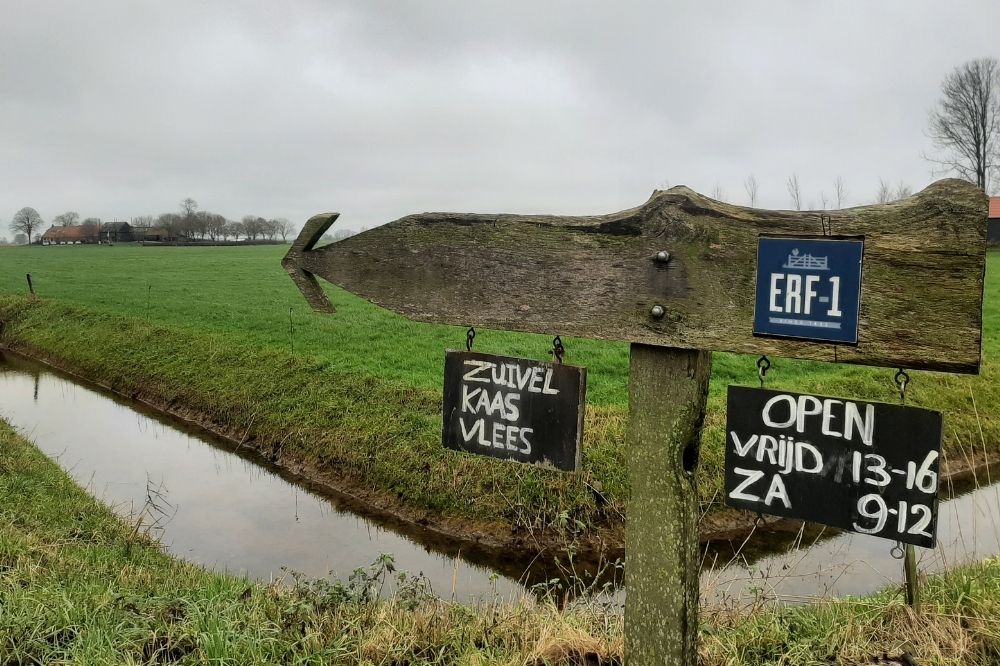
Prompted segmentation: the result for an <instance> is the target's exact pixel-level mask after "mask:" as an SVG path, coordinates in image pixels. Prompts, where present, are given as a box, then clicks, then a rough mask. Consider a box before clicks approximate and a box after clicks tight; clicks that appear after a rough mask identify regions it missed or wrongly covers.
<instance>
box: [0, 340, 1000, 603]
mask: <svg viewBox="0 0 1000 666" xmlns="http://www.w3.org/2000/svg"><path fill="white" fill-rule="evenodd" d="M0 418H3V419H5V420H6V421H8V422H9V423H11V424H12V425H14V426H15V427H16V428H17V429H18V430H19V431H20V432H21V433H22V434H24V435H25V436H26V437H27V438H29V439H31V440H32V441H34V442H35V444H36V445H37V446H38V447H39V448H40V449H41V450H42V451H43V452H44V453H45V454H46V455H48V456H49V457H51V458H53V459H55V460H57V461H58V462H59V464H60V465H61V466H62V467H63V468H64V469H65V470H67V472H69V474H70V475H71V476H72V477H73V478H74V479H75V480H76V481H77V482H78V483H80V484H81V485H83V486H84V487H86V488H87V489H88V490H89V492H90V493H91V494H93V495H94V496H96V497H97V498H99V499H101V500H102V501H104V502H105V503H107V504H109V505H111V506H112V507H114V508H115V509H116V510H117V511H118V512H119V513H120V514H123V515H135V514H137V513H138V512H139V511H140V510H142V508H143V506H144V505H145V503H146V500H147V494H148V493H149V491H150V489H152V490H155V491H156V493H157V496H158V497H162V500H160V501H159V502H160V503H161V504H162V505H163V506H164V508H165V512H166V513H165V515H160V516H159V518H160V520H159V524H158V528H157V531H156V534H157V535H158V536H159V538H160V540H161V541H162V542H163V544H164V545H165V546H166V548H167V549H168V550H169V551H170V552H171V553H173V554H174V555H177V556H180V557H183V558H185V559H187V560H190V561H193V562H197V563H199V564H203V565H205V566H208V567H211V568H213V569H216V570H227V571H230V572H233V573H240V574H247V575H250V576H253V577H255V578H257V579H260V580H264V581H268V580H272V579H276V578H281V577H283V576H286V573H285V571H286V570H290V571H295V572H299V573H302V574H304V575H306V576H308V577H312V578H320V577H324V576H327V575H328V574H330V573H331V572H332V573H334V574H335V575H337V576H339V577H341V578H346V577H347V576H348V575H349V574H350V573H351V572H352V571H353V570H354V569H356V568H358V567H364V566H367V565H369V564H371V563H372V562H373V561H375V560H376V559H377V558H379V557H380V556H381V555H382V554H391V555H392V556H393V558H394V562H395V565H396V568H397V569H399V570H401V571H407V572H409V573H411V574H418V573H421V574H423V575H424V576H426V578H427V579H428V580H429V582H430V584H431V586H432V589H433V590H434V592H435V593H437V594H438V595H440V596H443V597H446V598H450V597H452V596H453V597H454V598H455V599H458V600H461V601H472V600H476V599H492V598H493V597H494V596H495V595H499V596H500V597H505V598H509V597H519V596H521V594H522V592H523V590H524V586H523V583H522V581H524V580H529V581H535V580H545V579H547V578H551V577H553V575H554V573H555V572H554V571H552V570H551V568H550V567H546V566H544V565H541V566H540V563H539V562H538V561H535V562H534V563H533V564H534V567H533V571H532V573H531V574H530V575H523V574H522V572H524V571H526V569H528V567H529V564H532V563H530V562H524V561H508V560H504V559H498V558H497V557H496V554H495V553H487V552H476V551H471V552H466V551H468V550H469V549H468V548H466V551H462V552H459V550H458V548H457V547H456V546H454V545H450V544H448V543H446V542H444V543H443V542H441V540H440V539H436V538H434V537H429V536H427V533H426V532H424V531H422V530H420V528H417V527H413V526H411V525H408V524H403V523H395V522H392V521H391V520H389V519H384V520H382V519H374V518H371V517H369V516H368V514H367V513H365V511H364V507H362V506H358V505H357V504H355V503H352V501H351V500H350V499H348V498H339V497H336V496H331V494H330V493H328V492H323V493H320V492H318V491H315V490H313V489H310V488H309V487H308V484H305V483H303V482H302V481H301V480H298V479H294V478H292V477H290V476H289V475H287V474H283V473H282V472H281V471H280V470H277V469H275V468H273V467H272V466H270V465H268V464H266V463H264V462H262V461H259V460H257V459H255V458H254V457H253V456H252V454H249V453H247V452H244V451H240V452H238V453H234V452H233V448H234V447H233V445H232V443H230V442H227V441H224V440H218V439H215V438H213V437H211V436H209V435H207V434H206V433H204V432H203V431H200V430H199V431H195V430H193V429H191V428H187V427H185V426H184V425H183V424H180V423H179V422H177V421H174V420H171V419H167V418H164V417H163V416H161V415H158V414H157V413H155V412H153V411H151V410H149V409H148V408H146V407H144V406H143V405H141V404H139V403H135V402H132V401H128V400H125V399H122V398H119V397H116V396H112V395H111V394H109V393H107V392H104V391H101V390H98V389H95V388H91V387H89V386H85V385H84V384H82V383H79V382H77V381H75V380H74V379H72V378H69V377H66V376H64V375H62V374H57V373H55V372H53V371H51V370H50V369H48V368H47V367H45V366H42V365H40V364H37V363H34V362H32V361H29V360H26V359H23V358H21V357H18V356H15V355H13V354H9V353H8V354H3V353H0ZM998 472H1000V470H994V471H993V472H992V475H991V476H989V477H987V476H986V475H987V474H988V472H984V473H983V477H982V478H980V482H981V483H986V482H987V478H988V479H989V480H992V479H993V478H998ZM944 490H945V491H947V490H949V489H948V488H945V489H944ZM956 495H957V493H956ZM157 515H158V514H157ZM157 515H151V517H152V518H155V517H157ZM824 536H825V537H826V538H820V539H818V540H817V539H815V536H811V537H808V538H804V539H802V543H801V545H800V546H799V547H798V548H795V547H794V544H793V546H792V547H783V550H782V551H781V552H778V553H777V554H761V552H762V551H761V550H760V548H754V546H755V545H756V546H763V547H764V548H765V549H766V548H770V549H771V550H772V552H773V550H774V549H775V545H774V544H771V545H770V546H768V544H766V543H760V544H755V543H754V542H753V541H751V542H750V544H749V545H750V546H751V548H748V549H746V550H744V551H743V553H744V556H745V557H744V556H741V555H737V554H736V551H737V549H738V547H739V546H740V544H739V543H732V544H730V543H715V544H712V546H711V547H710V548H708V549H706V550H705V555H704V562H705V566H704V568H703V573H702V589H703V596H704V598H705V600H706V601H707V602H709V603H711V602H713V601H716V602H718V601H725V600H727V599H732V598H734V597H743V598H745V595H751V596H754V595H763V596H765V597H767V598H779V599H782V600H784V601H787V602H791V603H795V602H798V601H807V600H809V599H811V598H815V597H820V596H826V595H846V594H863V593H866V592H870V591H873V590H876V589H879V588H881V587H884V586H886V585H889V584H894V583H899V582H900V581H901V579H902V562H901V561H900V560H896V559H894V558H893V557H892V556H891V555H890V552H889V551H890V548H891V547H892V545H893V544H892V543H890V542H888V541H885V540H882V539H878V538H874V537H868V536H863V535H858V534H848V533H842V534H837V535H834V536H830V535H829V534H827V535H824ZM762 541H763V540H762ZM754 551H756V554H754V555H753V556H752V557H751V556H750V553H754ZM917 553H918V557H919V561H920V564H919V566H920V569H921V571H925V572H933V571H939V570H941V569H944V568H947V567H950V566H954V565H955V564H958V563H961V562H968V561H974V560H977V559H982V558H984V557H987V556H991V555H994V554H996V553H1000V485H992V486H991V485H985V486H983V487H980V488H978V489H974V490H972V491H971V492H968V493H966V494H964V495H960V496H956V497H955V498H954V499H950V500H947V501H944V500H943V501H942V502H941V503H940V506H939V510H938V545H937V547H936V548H935V549H933V550H925V549H919V548H918V549H917ZM546 569H548V570H546ZM621 599H622V595H621V592H620V591H619V592H618V593H617V594H616V595H615V600H616V601H619V602H620V601H621Z"/></svg>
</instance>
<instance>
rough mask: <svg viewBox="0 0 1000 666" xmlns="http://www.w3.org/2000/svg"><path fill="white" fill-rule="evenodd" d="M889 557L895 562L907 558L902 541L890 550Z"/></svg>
mask: <svg viewBox="0 0 1000 666" xmlns="http://www.w3.org/2000/svg"><path fill="white" fill-rule="evenodd" d="M889 556H890V557H892V559H894V560H901V559H903V558H904V557H906V550H904V549H903V542H902V541H897V542H896V545H895V546H893V547H892V548H890V549H889Z"/></svg>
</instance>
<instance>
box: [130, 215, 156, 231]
mask: <svg viewBox="0 0 1000 666" xmlns="http://www.w3.org/2000/svg"><path fill="white" fill-rule="evenodd" d="M154 219H155V218H153V216H152V215H139V216H138V217H133V218H132V227H133V228H135V229H150V228H152V226H153V221H154Z"/></svg>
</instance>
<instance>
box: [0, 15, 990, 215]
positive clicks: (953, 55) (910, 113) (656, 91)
mask: <svg viewBox="0 0 1000 666" xmlns="http://www.w3.org/2000/svg"><path fill="white" fill-rule="evenodd" d="M4 16H5V20H4V21H3V23H2V25H0V132H2V139H3V140H2V141H0V219H7V218H9V216H10V215H12V214H13V213H14V212H15V211H16V210H18V209H19V208H21V207H22V206H25V205H30V206H34V207H36V208H37V209H38V210H39V212H41V214H42V215H43V217H45V218H46V219H47V220H48V219H51V218H52V217H53V216H54V215H56V214H58V213H60V212H62V211H63V210H66V209H75V210H78V211H80V213H81V214H83V215H85V216H89V215H94V216H100V217H104V218H113V217H119V218H122V217H125V218H127V217H129V216H132V215H142V214H155V213H159V212H163V211H167V210H174V209H175V208H176V206H177V203H178V202H179V201H180V200H181V199H182V198H184V197H186V196H192V197H194V198H195V199H197V200H198V201H199V202H200V203H201V204H202V206H203V207H204V208H206V209H209V210H212V211H216V212H220V213H223V214H225V215H227V216H229V217H231V218H238V217H240V216H242V215H244V214H247V213H251V212H252V213H255V214H260V215H265V216H285V217H288V218H290V219H293V220H295V221H297V222H299V223H301V222H302V221H303V220H304V219H305V218H306V217H308V216H309V215H311V214H313V213H315V212H319V211H322V210H331V209H336V210H340V211H341V212H342V213H343V214H344V217H343V220H344V222H343V223H344V224H345V226H354V227H359V226H370V225H374V224H377V223H380V222H384V221H387V220H390V219H394V218H396V217H399V216H400V215H404V214H406V213H410V212H417V211H423V210H474V211H482V212H487V211H498V210H504V211H511V212H527V211H538V212H565V213H600V212H608V211H612V210H616V209H620V208H624V207H628V206H632V205H636V204H637V203H639V202H641V201H643V200H644V199H645V198H646V197H647V196H648V195H649V192H650V191H651V190H652V189H653V188H654V187H658V186H662V185H663V184H664V183H666V182H669V183H670V184H681V183H684V184H688V185H690V186H692V187H694V188H695V189H698V190H700V191H703V192H706V193H710V192H711V191H712V189H713V187H714V186H715V185H716V183H718V184H719V186H720V187H721V188H722V189H723V191H724V192H725V193H726V194H727V197H728V198H729V199H731V200H733V201H735V202H737V203H742V202H744V201H745V193H744V192H743V187H742V182H743V179H744V178H745V177H746V175H747V174H749V173H751V172H752V173H755V174H756V175H757V177H758V179H759V180H760V183H761V188H760V200H759V205H763V206H768V207H777V208H780V207H787V206H788V198H787V195H786V193H785V187H784V182H785V179H786V178H787V177H788V175H789V174H790V173H792V172H793V171H794V172H797V173H798V175H799V178H800V180H801V182H802V185H803V191H804V199H805V201H806V202H810V201H812V202H814V204H815V205H819V200H820V192H821V191H823V190H825V191H826V192H827V194H828V196H830V195H832V189H833V179H834V178H835V177H836V176H837V175H843V176H844V177H845V178H846V179H847V186H848V189H849V203H851V204H857V203H866V202H868V201H870V200H871V198H872V197H873V195H874V191H875V188H876V186H877V183H878V178H879V177H883V178H886V179H887V180H889V181H890V182H893V183H897V182H900V181H904V182H906V183H908V184H910V185H911V186H913V187H914V188H920V187H922V186H924V185H926V184H927V183H928V182H930V181H931V180H933V176H932V174H931V173H930V166H929V164H928V163H927V162H925V161H923V160H922V159H921V158H920V153H921V151H922V150H929V149H930V145H929V143H928V141H927V139H926V138H925V136H924V128H925V125H926V114H927V111H928V109H929V108H930V106H931V105H932V104H933V102H934V100H935V99H936V96H937V90H938V84H939V82H940V80H941V78H942V77H943V76H944V74H945V73H947V72H948V71H949V70H950V69H951V68H952V67H954V66H955V65H957V64H959V63H960V62H962V61H964V60H966V59H968V58H972V57H978V56H982V55H994V54H995V48H996V47H995V38H994V33H995V30H994V28H993V26H995V25H997V24H998V19H1000V5H998V4H997V3H995V2H987V1H985V0H984V1H983V2H957V3H938V2H929V1H919V2H902V1H897V2H886V3H878V4H875V3H868V2H860V1H856V2H838V3H801V2H792V1H785V2H768V3H764V2H754V3H743V2H740V3H736V2H702V3H691V4H681V3H669V4H666V3H649V4H632V3H615V4H614V5H613V6H612V5H611V4H608V3H577V2H573V3H570V2H559V3H524V4H512V3H509V2H507V3H499V2H491V3H481V2H477V3H443V2H408V3H400V2H375V3H351V4H347V3H343V4H331V3H326V2H314V3H311V2H286V3H279V2H266V3H242V2H241V3H195V2H172V3H152V2H149V3H144V2H135V3H131V2H130V3H119V2H88V3H55V2H51V3H49V2H38V3H13V4H12V6H8V7H5V10H4Z"/></svg>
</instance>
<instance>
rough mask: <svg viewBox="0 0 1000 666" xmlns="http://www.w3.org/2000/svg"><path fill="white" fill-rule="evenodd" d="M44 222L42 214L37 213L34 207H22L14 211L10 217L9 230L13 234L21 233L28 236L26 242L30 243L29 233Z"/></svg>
mask: <svg viewBox="0 0 1000 666" xmlns="http://www.w3.org/2000/svg"><path fill="white" fill-rule="evenodd" d="M42 224H44V222H43V221H42V216H41V215H39V214H38V211H37V210H35V209H34V208H29V207H27V206H26V207H24V208H22V209H21V210H19V211H17V212H16V213H14V217H12V218H11V219H10V230H11V231H13V232H14V233H15V234H18V233H23V234H24V235H25V236H27V237H28V243H29V244H30V243H31V234H32V233H34V232H35V230H37V229H38V227H40V226H41V225H42Z"/></svg>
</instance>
